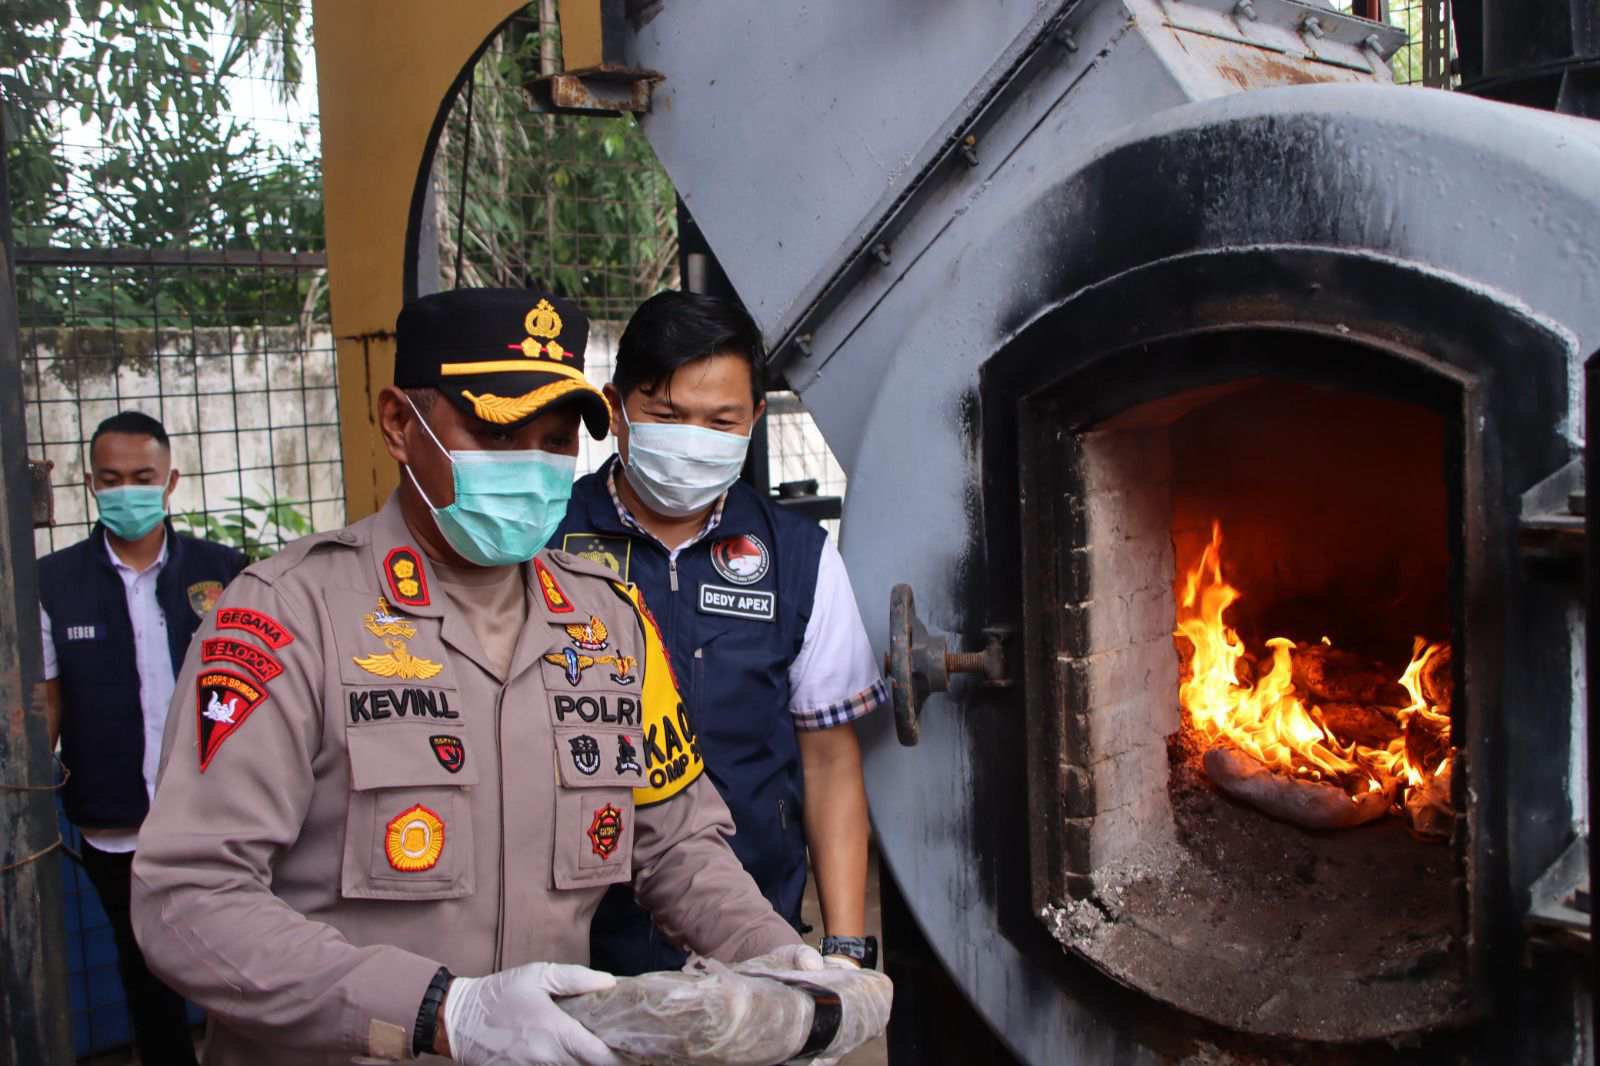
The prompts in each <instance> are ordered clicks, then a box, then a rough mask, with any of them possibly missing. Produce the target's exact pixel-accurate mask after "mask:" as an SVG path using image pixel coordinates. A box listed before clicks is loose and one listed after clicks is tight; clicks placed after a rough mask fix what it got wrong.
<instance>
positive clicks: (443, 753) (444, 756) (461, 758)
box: [428, 733, 467, 774]
mask: <svg viewBox="0 0 1600 1066" xmlns="http://www.w3.org/2000/svg"><path fill="white" fill-rule="evenodd" d="M428 746H429V747H431V748H432V749H433V757H434V758H435V759H438V760H439V765H440V766H442V767H444V768H445V769H446V770H448V771H449V772H450V773H452V774H459V773H460V772H461V768H462V767H463V766H465V765H466V764H467V746H466V745H465V744H463V743H461V738H460V737H457V736H452V735H451V734H449V733H435V734H434V735H433V736H431V737H429V738H428Z"/></svg>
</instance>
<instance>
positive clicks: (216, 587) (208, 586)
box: [188, 581, 222, 618]
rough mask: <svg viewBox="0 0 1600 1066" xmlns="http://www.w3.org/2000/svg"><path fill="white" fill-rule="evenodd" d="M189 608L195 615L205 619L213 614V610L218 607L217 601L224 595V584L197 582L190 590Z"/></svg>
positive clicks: (218, 582)
mask: <svg viewBox="0 0 1600 1066" xmlns="http://www.w3.org/2000/svg"><path fill="white" fill-rule="evenodd" d="M188 593H189V607H190V609H191V610H193V611H194V613H195V614H196V615H197V616H199V617H201V618H204V617H205V616H206V615H208V614H210V613H211V608H213V607H215V606H216V605H217V600H218V598H219V597H221V595H222V582H220V581H196V582H195V583H194V584H192V585H190V586H189V588H188Z"/></svg>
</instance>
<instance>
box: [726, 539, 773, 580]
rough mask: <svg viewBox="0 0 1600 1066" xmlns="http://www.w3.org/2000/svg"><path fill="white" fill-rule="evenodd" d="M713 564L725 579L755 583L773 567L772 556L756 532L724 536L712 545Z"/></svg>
mask: <svg viewBox="0 0 1600 1066" xmlns="http://www.w3.org/2000/svg"><path fill="white" fill-rule="evenodd" d="M711 565H712V566H713V567H715V568H716V571H717V573H719V574H721V575H722V579H723V580H724V581H731V582H733V583H734V584H735V585H754V584H755V583H756V582H757V581H760V580H761V579H762V578H764V577H766V576H767V571H768V570H771V569H772V556H771V554H770V553H768V551H767V546H766V545H765V544H763V543H761V538H760V537H758V536H756V535H755V534H754V533H741V534H739V535H737V536H733V537H723V538H722V539H721V540H719V541H715V542H713V543H712V545H711Z"/></svg>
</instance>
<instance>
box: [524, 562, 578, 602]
mask: <svg viewBox="0 0 1600 1066" xmlns="http://www.w3.org/2000/svg"><path fill="white" fill-rule="evenodd" d="M533 570H534V573H535V574H537V575H538V578H539V594H540V595H541V596H543V597H544V605H545V607H547V608H549V609H550V611H552V612H553V613H555V614H571V613H572V601H571V600H569V599H567V594H566V593H565V592H562V591H561V586H560V585H558V584H556V579H555V578H554V577H552V576H551V574H550V571H549V570H548V569H546V568H545V565H544V560H543V559H534V561H533Z"/></svg>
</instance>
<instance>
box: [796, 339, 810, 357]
mask: <svg viewBox="0 0 1600 1066" xmlns="http://www.w3.org/2000/svg"><path fill="white" fill-rule="evenodd" d="M812 336H813V335H812V334H810V333H802V334H800V336H798V337H796V338H795V339H794V346H795V347H796V348H799V349H800V354H801V355H803V356H805V357H806V358H807V359H809V358H811V338H812Z"/></svg>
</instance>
